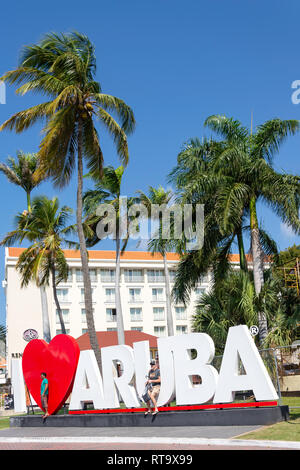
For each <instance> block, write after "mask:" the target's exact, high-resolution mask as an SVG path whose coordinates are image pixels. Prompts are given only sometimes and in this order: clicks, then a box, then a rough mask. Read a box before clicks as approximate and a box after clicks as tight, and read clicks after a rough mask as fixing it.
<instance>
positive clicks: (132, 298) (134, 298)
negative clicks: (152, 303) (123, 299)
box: [129, 289, 141, 302]
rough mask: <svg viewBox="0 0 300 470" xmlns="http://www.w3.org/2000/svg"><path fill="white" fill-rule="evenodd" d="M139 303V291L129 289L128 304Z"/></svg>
mask: <svg viewBox="0 0 300 470" xmlns="http://www.w3.org/2000/svg"><path fill="white" fill-rule="evenodd" d="M140 301H141V289H129V302H140Z"/></svg>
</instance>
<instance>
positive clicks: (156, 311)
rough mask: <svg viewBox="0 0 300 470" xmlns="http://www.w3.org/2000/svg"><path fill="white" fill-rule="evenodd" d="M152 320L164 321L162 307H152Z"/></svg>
mask: <svg viewBox="0 0 300 470" xmlns="http://www.w3.org/2000/svg"><path fill="white" fill-rule="evenodd" d="M153 318H154V320H155V321H163V320H165V309H164V307H153Z"/></svg>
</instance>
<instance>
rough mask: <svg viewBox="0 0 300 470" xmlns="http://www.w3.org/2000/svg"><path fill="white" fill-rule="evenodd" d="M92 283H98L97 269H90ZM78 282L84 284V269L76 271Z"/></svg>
mask: <svg viewBox="0 0 300 470" xmlns="http://www.w3.org/2000/svg"><path fill="white" fill-rule="evenodd" d="M89 273H90V278H91V282H97V269H89ZM76 282H83V272H82V269H76Z"/></svg>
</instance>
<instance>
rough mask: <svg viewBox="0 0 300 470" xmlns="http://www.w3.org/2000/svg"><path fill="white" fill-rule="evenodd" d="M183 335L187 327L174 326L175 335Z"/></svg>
mask: <svg viewBox="0 0 300 470" xmlns="http://www.w3.org/2000/svg"><path fill="white" fill-rule="evenodd" d="M184 333H187V326H186V325H177V326H176V334H177V335H183V334H184Z"/></svg>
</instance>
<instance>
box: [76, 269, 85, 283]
mask: <svg viewBox="0 0 300 470" xmlns="http://www.w3.org/2000/svg"><path fill="white" fill-rule="evenodd" d="M76 282H83V274H82V270H81V269H76Z"/></svg>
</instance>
